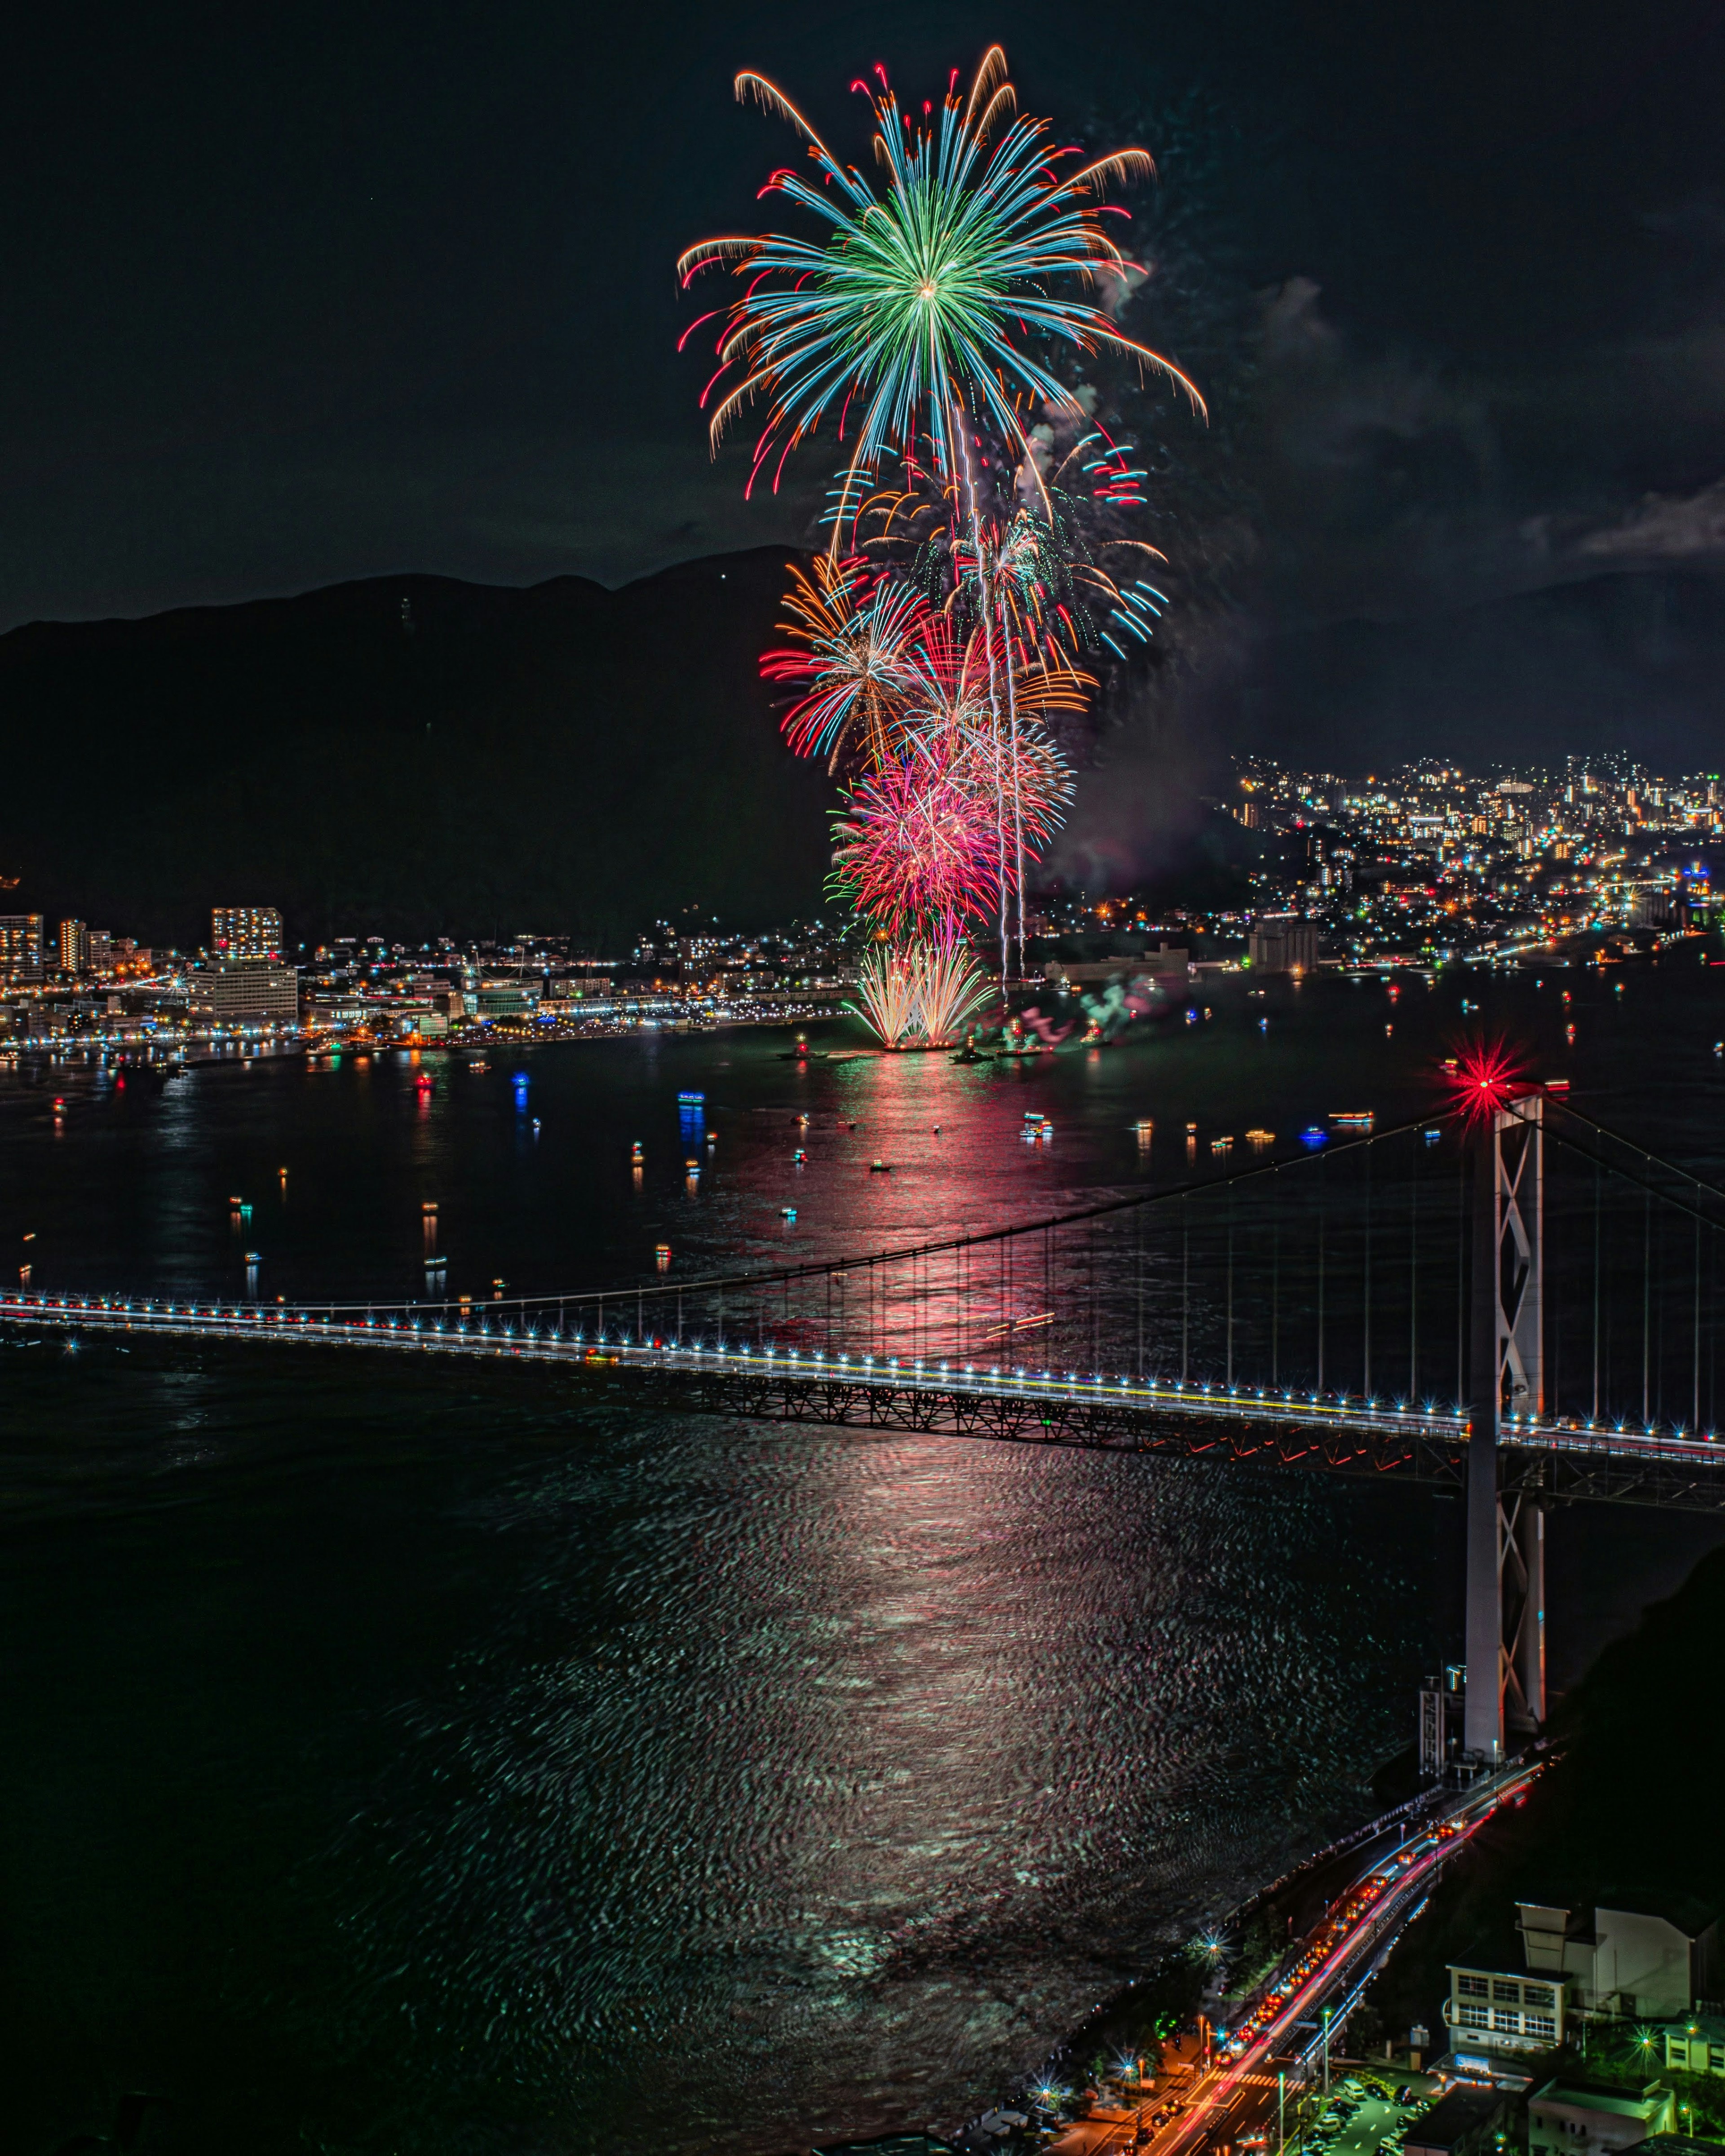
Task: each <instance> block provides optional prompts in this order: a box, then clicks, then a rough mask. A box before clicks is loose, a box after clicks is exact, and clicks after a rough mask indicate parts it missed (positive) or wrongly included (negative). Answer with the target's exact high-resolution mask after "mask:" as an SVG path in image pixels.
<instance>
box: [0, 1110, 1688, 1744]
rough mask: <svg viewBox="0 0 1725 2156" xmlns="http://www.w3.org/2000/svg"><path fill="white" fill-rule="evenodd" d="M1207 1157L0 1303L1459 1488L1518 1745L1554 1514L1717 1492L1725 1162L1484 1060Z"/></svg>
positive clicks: (215, 1334) (698, 1395)
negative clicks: (960, 1228) (1375, 1105)
mask: <svg viewBox="0 0 1725 2156" xmlns="http://www.w3.org/2000/svg"><path fill="white" fill-rule="evenodd" d="M1309 1135H1311V1136H1312V1137H1314V1138H1315V1137H1317V1136H1319V1135H1320V1134H1319V1133H1316V1132H1314V1133H1312V1134H1309ZM1188 1156H1189V1166H1190V1168H1191V1169H1192V1171H1193V1172H1192V1173H1190V1175H1189V1178H1187V1179H1186V1180H1184V1181H1182V1182H1179V1183H1174V1184H1172V1185H1168V1186H1165V1187H1163V1188H1159V1189H1152V1190H1144V1191H1138V1192H1134V1193H1130V1194H1127V1195H1123V1196H1117V1197H1113V1198H1110V1199H1106V1200H1103V1201H1101V1202H1099V1203H1096V1204H1091V1205H1089V1206H1087V1207H1085V1208H1082V1209H1078V1210H1076V1211H1073V1212H1070V1213H1067V1214H1062V1215H1060V1217H1058V1218H1055V1219H1045V1220H1040V1221H1035V1222H1031V1223H1029V1224H1020V1225H1017V1226H1013V1227H1008V1228H1002V1229H994V1230H992V1231H988V1232H984V1233H982V1234H977V1235H960V1236H953V1237H949V1238H947V1239H945V1240H935V1241H929V1242H925V1243H922V1244H919V1245H915V1246H912V1247H907V1248H901V1249H896V1250H883V1251H874V1252H868V1253H864V1254H861V1255H855V1256H850V1257H840V1258H837V1259H833V1260H824V1261H819V1262H811V1263H808V1264H804V1265H796V1266H789V1267H780V1268H776V1269H773V1270H762V1271H757V1272H747V1273H737V1274H732V1275H728V1276H715V1277H712V1278H709V1279H705V1280H699V1281H680V1280H675V1279H670V1278H664V1277H655V1278H652V1279H643V1280H641V1281H636V1282H633V1283H629V1284H627V1285H624V1286H620V1287H614V1288H612V1289H608V1290H605V1291H589V1292H584V1293H580V1294H560V1295H541V1296H516V1297H511V1298H510V1299H508V1300H504V1299H501V1297H500V1298H496V1299H493V1300H491V1301H472V1300H470V1299H469V1298H466V1297H458V1298H455V1299H454V1300H449V1299H442V1300H425V1299H423V1298H422V1299H401V1300H372V1301H364V1302H361V1301H321V1302H296V1303H293V1304H288V1303H285V1302H277V1303H274V1304H270V1303H264V1302H261V1301H232V1300H228V1299H221V1300H217V1301H210V1300H208V1299H205V1298H199V1299H197V1300H193V1301H188V1300H185V1299H182V1298H175V1299H172V1300H164V1299H162V1298H151V1297H137V1296H131V1297H128V1296H72V1295H49V1294H44V1293H32V1292H28V1291H18V1292H8V1293H4V1294H0V1322H8V1323H12V1324H14V1325H17V1324H20V1323H22V1324H25V1325H28V1326H33V1327H54V1328H56V1329H59V1330H64V1331H66V1332H70V1333H72V1334H74V1335H75V1334H77V1333H79V1332H101V1331H115V1330H121V1331H126V1332H133V1333H142V1334H149V1335H156V1334H160V1335H162V1336H164V1337H181V1338H185V1337H195V1338H205V1339H208V1338H219V1339H243V1340H248V1341H266V1342H279V1343H283V1344H286V1343H291V1342H302V1343H318V1344H322V1345H340V1346H345V1347H367V1348H371V1349H373V1350H377V1351H388V1352H393V1353H413V1354H418V1355H421V1356H428V1355H432V1356H437V1355H443V1356H447V1355H459V1356H466V1357H473V1356H486V1357H491V1358H509V1359H512V1360H519V1361H526V1362H535V1363H556V1364H562V1365H564V1366H566V1367H567V1368H570V1369H571V1370H573V1371H579V1372H580V1373H582V1374H583V1378H584V1379H585V1380H586V1381H587V1382H588V1383H603V1384H606V1385H609V1386H614V1387H618V1388H626V1389H628V1391H629V1395H630V1396H631V1397H633V1398H635V1399H639V1400H640V1401H641V1402H642V1403H643V1404H656V1405H663V1406H666V1407H671V1408H677V1409H685V1410H690V1411H694V1412H698V1413H710V1414H731V1415H742V1416H747V1417H750V1418H752V1419H761V1420H769V1421H779V1422H790V1423H805V1424H808V1423H813V1424H828V1425H838V1426H840V1427H845V1428H851V1429H855V1430H885V1431H915V1432H925V1433H931V1434H938V1435H952V1436H957V1437H964V1438H971V1439H978V1440H1003V1441H1011V1442H1018V1443H1034V1444H1042V1445H1068V1446H1078V1447H1084V1448H1088V1449H1092V1450H1111V1451H1122V1452H1136V1453H1144V1454H1151V1455H1180V1456H1184V1457H1188V1458H1208V1459H1213V1460H1222V1461H1233V1462H1252V1463H1256V1464H1260V1465H1271V1466H1304V1467H1307V1468H1315V1469H1321V1470H1323V1471H1329V1472H1332V1473H1340V1474H1348V1475H1358V1476H1374V1477H1399V1478H1403V1479H1405V1480H1408V1481H1413V1482H1416V1483H1424V1484H1427V1485H1431V1486H1438V1487H1442V1488H1447V1489H1448V1490H1450V1491H1453V1492H1455V1494H1457V1495H1461V1496H1465V1500H1466V1544H1467V1620H1466V1622H1467V1643H1466V1666H1467V1669H1468V1671H1469V1672H1470V1673H1471V1676H1472V1677H1473V1681H1470V1682H1469V1683H1468V1685H1467V1686H1466V1697H1465V1702H1464V1704H1463V1712H1462V1730H1461V1737H1460V1739H1459V1743H1460V1746H1461V1752H1462V1756H1464V1757H1465V1758H1468V1759H1470V1760H1472V1761H1474V1762H1476V1763H1481V1764H1491V1763H1497V1762H1498V1761H1500V1760H1502V1758H1504V1757H1505V1756H1506V1753H1507V1750H1508V1749H1511V1748H1513V1745H1514V1743H1515V1741H1516V1740H1517V1738H1522V1737H1524V1736H1526V1735H1527V1734H1530V1733H1532V1732H1537V1730H1538V1728H1539V1727H1540V1726H1541V1724H1542V1723H1543V1720H1544V1717H1545V1711H1546V1701H1545V1676H1544V1623H1545V1611H1544V1599H1545V1597H1544V1528H1545V1520H1546V1516H1547V1513H1548V1510H1549V1509H1550V1508H1551V1507H1553V1506H1554V1505H1562V1504H1565V1503H1569V1502H1573V1501H1579V1500H1594V1501H1609V1502H1613V1503H1618V1504H1640V1505H1660V1506H1674V1507H1685V1508H1687V1509H1691V1510H1699V1511H1705V1512H1717V1513H1719V1514H1721V1515H1725V1444H1722V1443H1721V1442H1720V1441H1719V1440H1718V1439H1717V1435H1716V1431H1717V1347H1718V1336H1719V1332H1720V1322H1721V1318H1722V1316H1725V1298H1722V1295H1721V1282H1720V1272H1719V1237H1720V1231H1721V1229H1722V1228H1725V1191H1721V1190H1720V1189H1718V1188H1716V1187H1715V1186H1713V1185H1712V1184H1711V1183H1706V1182H1704V1181H1702V1180H1701V1179H1700V1178H1697V1176H1695V1175H1694V1174H1693V1173H1690V1172H1689V1171H1687V1170H1686V1169H1684V1168H1681V1167H1679V1166H1677V1165H1676V1164H1675V1163H1670V1162H1667V1161H1665V1160H1662V1159H1661V1158H1659V1157H1657V1156H1656V1155H1654V1154H1652V1153H1651V1152H1648V1151H1646V1150H1645V1148H1644V1147H1640V1146H1638V1145H1635V1144H1633V1143H1632V1142H1630V1141H1628V1140H1626V1139H1624V1138H1622V1137H1620V1136H1618V1135H1617V1134H1616V1133H1615V1132H1612V1131H1610V1130H1609V1129H1608V1128H1606V1127H1604V1126H1603V1125H1601V1124H1599V1123H1598V1122H1594V1121H1593V1120H1592V1119H1591V1118H1589V1117H1588V1116H1585V1115H1584V1114H1583V1113H1581V1112H1580V1111H1579V1110H1577V1109H1575V1108H1574V1107H1572V1106H1569V1105H1568V1103H1567V1102H1565V1101H1562V1100H1561V1099H1560V1098H1559V1097H1558V1096H1557V1095H1556V1094H1554V1093H1553V1092H1550V1091H1547V1090H1545V1089H1543V1088H1538V1087H1530V1088H1516V1087H1512V1086H1507V1085H1502V1084H1499V1083H1497V1082H1496V1081H1486V1082H1484V1083H1482V1085H1481V1088H1480V1097H1479V1098H1478V1099H1476V1101H1473V1103H1472V1104H1471V1109H1470V1111H1468V1112H1466V1113H1461V1112H1456V1113H1451V1114H1449V1115H1445V1116H1440V1117H1435V1118H1425V1119H1421V1120H1419V1121H1415V1122H1408V1123H1404V1124H1400V1125H1398V1126H1396V1127H1394V1128H1391V1129H1388V1130H1384V1131H1377V1130H1367V1131H1365V1132H1363V1134H1361V1135H1358V1136H1356V1137H1350V1138H1348V1139H1345V1140H1343V1141H1342V1142H1330V1141H1328V1140H1326V1142H1324V1143H1322V1145H1321V1146H1317V1147H1315V1149H1313V1150H1311V1151H1307V1152H1301V1153H1300V1154H1296V1155H1294V1156H1292V1157H1286V1156H1278V1157H1267V1158H1266V1157H1260V1158H1254V1159H1253V1160H1251V1161H1250V1162H1249V1163H1248V1164H1246V1165H1245V1166H1244V1167H1242V1168H1237V1169H1235V1170H1233V1171H1232V1172H1224V1173H1219V1174H1214V1175H1211V1176H1209V1177H1207V1178H1201V1177H1200V1176H1199V1174H1198V1173H1196V1170H1197V1165H1198V1163H1197V1158H1196V1146H1195V1143H1194V1142H1193V1141H1191V1140H1190V1139H1189V1142H1188ZM1494 1671H1495V1681H1493V1680H1492V1676H1491V1674H1490V1673H1491V1672H1494ZM1479 1672H1486V1673H1487V1674H1486V1678H1485V1681H1478V1678H1477V1675H1476V1673H1479ZM1428 1700H1430V1695H1428ZM1426 1714H1427V1719H1428V1722H1430V1724H1431V1725H1432V1726H1430V1727H1426V1728H1425V1732H1424V1736H1423V1744H1424V1748H1425V1751H1426V1753H1427V1754H1428V1756H1429V1757H1430V1756H1431V1755H1432V1754H1433V1753H1434V1752H1435V1751H1436V1750H1438V1749H1440V1735H1439V1733H1437V1732H1436V1728H1435V1724H1436V1721H1437V1718H1438V1717H1439V1715H1440V1709H1439V1707H1436V1706H1430V1707H1428V1708H1427V1710H1426Z"/></svg>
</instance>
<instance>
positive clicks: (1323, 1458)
mask: <svg viewBox="0 0 1725 2156" xmlns="http://www.w3.org/2000/svg"><path fill="white" fill-rule="evenodd" d="M0 1323H7V1324H11V1325H14V1326H16V1325H21V1324H22V1325H31V1326H46V1327H53V1328H54V1330H56V1331H61V1332H68V1333H71V1334H74V1335H75V1334H77V1333H79V1332H129V1333H132V1334H135V1335H136V1334H144V1335H147V1336H151V1337H157V1336H159V1337H163V1338H169V1339H173V1338H181V1339H184V1338H194V1339H206V1340H208V1339H213V1340H244V1341H249V1342H273V1343H277V1344H281V1345H289V1344H303V1345H313V1346H325V1347H371V1348H376V1349H382V1350H385V1351H392V1352H394V1353H410V1354H419V1355H462V1356H468V1357H475V1356H477V1357H485V1358H491V1359H494V1360H495V1359H500V1358H501V1359H505V1360H508V1361H511V1362H520V1363H549V1364H554V1365H561V1366H562V1367H564V1368H569V1369H572V1370H575V1371H578V1372H580V1373H583V1374H584V1375H586V1376H588V1378H603V1379H605V1380H608V1381H609V1382H611V1383H618V1384H626V1385H628V1386H629V1389H630V1391H631V1392H632V1394H634V1397H636V1398H638V1399H641V1400H642V1401H643V1402H644V1404H646V1403H651V1404H663V1405H664V1406H666V1407H671V1408H676V1409H683V1410H687V1411H691V1412H695V1413H705V1414H726V1415H738V1416H746V1417H748V1418H751V1419H756V1420H761V1421H773V1422H792V1423H811V1424H825V1425H829V1426H837V1427H842V1428H847V1429H856V1430H883V1431H885V1430H903V1431H922V1432H927V1433H931V1434H937V1435H950V1436H957V1437H966V1438H993V1439H999V1440H1009V1441H1014V1442H1019V1443H1029V1444H1041V1445H1067V1446H1076V1447H1079V1448H1081V1449H1086V1450H1098V1451H1115V1452H1133V1453H1144V1454H1159V1455H1177V1456H1181V1457H1186V1458H1204V1457H1210V1458H1216V1459H1221V1460H1230V1461H1236V1462H1247V1461H1250V1462H1255V1463H1258V1464H1260V1465H1273V1466H1306V1467H1312V1468H1318V1469H1322V1470H1326V1471H1328V1472H1331V1473H1332V1474H1351V1475H1359V1476H1373V1477H1378V1476H1396V1477H1399V1478H1403V1479H1408V1480H1411V1481H1420V1482H1425V1483H1430V1484H1436V1485H1439V1486H1445V1487H1447V1488H1450V1489H1454V1490H1460V1489H1461V1486H1462V1484H1463V1480H1464V1472H1465V1460H1466V1443H1467V1435H1468V1428H1467V1424H1466V1420H1465V1419H1464V1418H1463V1417H1461V1415H1459V1414H1455V1412H1454V1411H1453V1410H1451V1411H1448V1412H1445V1411H1440V1410H1438V1409H1413V1408H1408V1407H1404V1406H1401V1405H1392V1404H1389V1403H1387V1402H1384V1401H1381V1400H1363V1399H1357V1398H1349V1397H1348V1395H1346V1394H1336V1395H1322V1396H1318V1395H1314V1394H1305V1393H1301V1394H1296V1393H1293V1392H1291V1391H1283V1392H1279V1393H1278V1392H1271V1391H1267V1390H1266V1389H1263V1388H1259V1387H1247V1386H1235V1387H1227V1386H1217V1385H1211V1384H1185V1385H1183V1384H1180V1383H1178V1382H1173V1381H1167V1380H1163V1379H1160V1378H1149V1377H1142V1376H1104V1375H1101V1374H1100V1373H1096V1374H1089V1375H1086V1374H1081V1373H1077V1372H1071V1371H1069V1372H1059V1371H1044V1372H1034V1371H1024V1370H1018V1369H1014V1370H993V1369H990V1370H983V1369H980V1368H977V1367H975V1366H974V1365H971V1364H963V1365H957V1364H950V1363H936V1362H932V1361H924V1360H922V1359H918V1358H906V1357H892V1358H876V1357H873V1356H851V1355H829V1354H827V1353H824V1352H823V1351H820V1350H812V1351H810V1350H803V1349H793V1348H786V1347H776V1346H773V1345H770V1344H761V1345H753V1346H751V1345H748V1344H746V1343H732V1344H726V1345H725V1346H723V1347H721V1346H719V1345H717V1344H716V1343H712V1342H679V1341H675V1340H660V1339H644V1340H639V1341H625V1340H607V1341H605V1342H595V1341H593V1340H588V1339H586V1338H584V1337H583V1336H582V1335H581V1334H580V1333H579V1332H568V1331H566V1330H563V1329H562V1328H561V1327H552V1326H550V1325H546V1326H539V1327H535V1326H530V1325H526V1324H519V1325H517V1324H511V1323H507V1322H501V1323H499V1324H496V1325H493V1324H492V1323H491V1322H490V1320H489V1319H488V1318H487V1317H485V1316H484V1315H483V1314H482V1313H480V1312H475V1316H474V1317H472V1318H470V1319H469V1320H467V1321H465V1322H459V1323H454V1324H452V1323H449V1322H443V1321H441V1320H434V1319H430V1318H427V1317H416V1316H414V1315H413V1313H412V1312H411V1311H410V1310H408V1309H401V1310H399V1311H384V1312H376V1311H373V1312H370V1313H365V1314H362V1312H361V1311H360V1310H359V1309H358V1308H357V1307H354V1308H351V1309H347V1310H344V1311H342V1312H340V1313H339V1314H331V1313H330V1312H319V1311H316V1310H306V1309H298V1308H289V1307H285V1306H279V1305H275V1306H272V1305H270V1304H264V1303H244V1302H237V1303H204V1302H195V1303H193V1302H160V1301H139V1300H136V1299H132V1300H129V1301H128V1300H125V1299H122V1298H120V1297H100V1298H98V1297H76V1296H38V1295H21V1294H18V1293H4V1294H0ZM1502 1450H1503V1452H1504V1454H1505V1459H1504V1462H1503V1473H1502V1482H1503V1486H1504V1487H1505V1488H1506V1489H1507V1490H1514V1489H1520V1490H1525V1491H1528V1492H1530V1493H1538V1494H1539V1495H1541V1496H1544V1497H1545V1498H1547V1499H1548V1500H1550V1499H1556V1500H1563V1499H1575V1498H1582V1499H1594V1500H1601V1501H1609V1502H1615V1503H1640V1504H1654V1505H1664V1506H1676V1507H1681V1508H1684V1509H1687V1510H1699V1511H1706V1512H1725V1445H1720V1444H1719V1443H1717V1441H1716V1440H1712V1439H1711V1438H1696V1437H1685V1436H1682V1435H1675V1434H1673V1435H1667V1434H1665V1433H1662V1432H1657V1431H1648V1432H1636V1431H1630V1430H1620V1429H1616V1428H1613V1429H1610V1430H1605V1429H1595V1428H1589V1427H1588V1426H1586V1425H1584V1424H1574V1423H1563V1422H1558V1421H1555V1420H1545V1421H1537V1422H1536V1421H1534V1420H1532V1419H1522V1420H1521V1421H1519V1422H1518V1423H1515V1424H1513V1425H1512V1430H1510V1432H1508V1433H1507V1435H1506V1436H1505V1439H1504V1441H1503V1446H1502Z"/></svg>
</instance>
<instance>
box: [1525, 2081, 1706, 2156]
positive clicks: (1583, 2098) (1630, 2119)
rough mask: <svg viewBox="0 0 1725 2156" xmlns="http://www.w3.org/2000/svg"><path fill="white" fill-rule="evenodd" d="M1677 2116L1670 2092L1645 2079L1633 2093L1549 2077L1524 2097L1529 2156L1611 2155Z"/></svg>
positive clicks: (1659, 2130)
mask: <svg viewBox="0 0 1725 2156" xmlns="http://www.w3.org/2000/svg"><path fill="white" fill-rule="evenodd" d="M1674 2119H1675V2106H1674V2103H1673V2102H1672V2097H1671V2091H1670V2090H1669V2089H1668V2088H1666V2087H1664V2086H1663V2084H1662V2083H1661V2082H1648V2083H1647V2084H1646V2086H1645V2087H1643V2088H1642V2089H1640V2090H1639V2091H1637V2090H1635V2089H1630V2088H1608V2087H1603V2086H1599V2085H1596V2084H1594V2083H1593V2082H1584V2081H1573V2082H1566V2081H1551V2082H1547V2083H1546V2085H1545V2087H1543V2089H1539V2090H1537V2091H1536V2092H1535V2093H1534V2094H1533V2095H1532V2096H1530V2097H1528V2099H1527V2156H1612V2152H1614V2151H1615V2150H1617V2149H1620V2148H1635V2147H1636V2146H1637V2145H1638V2144H1639V2143H1641V2142H1643V2141H1645V2140H1646V2139H1647V2138H1648V2137H1649V2136H1650V2135H1651V2134H1655V2133H1670V2132H1671V2127H1672V2124H1673V2123H1674Z"/></svg>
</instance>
